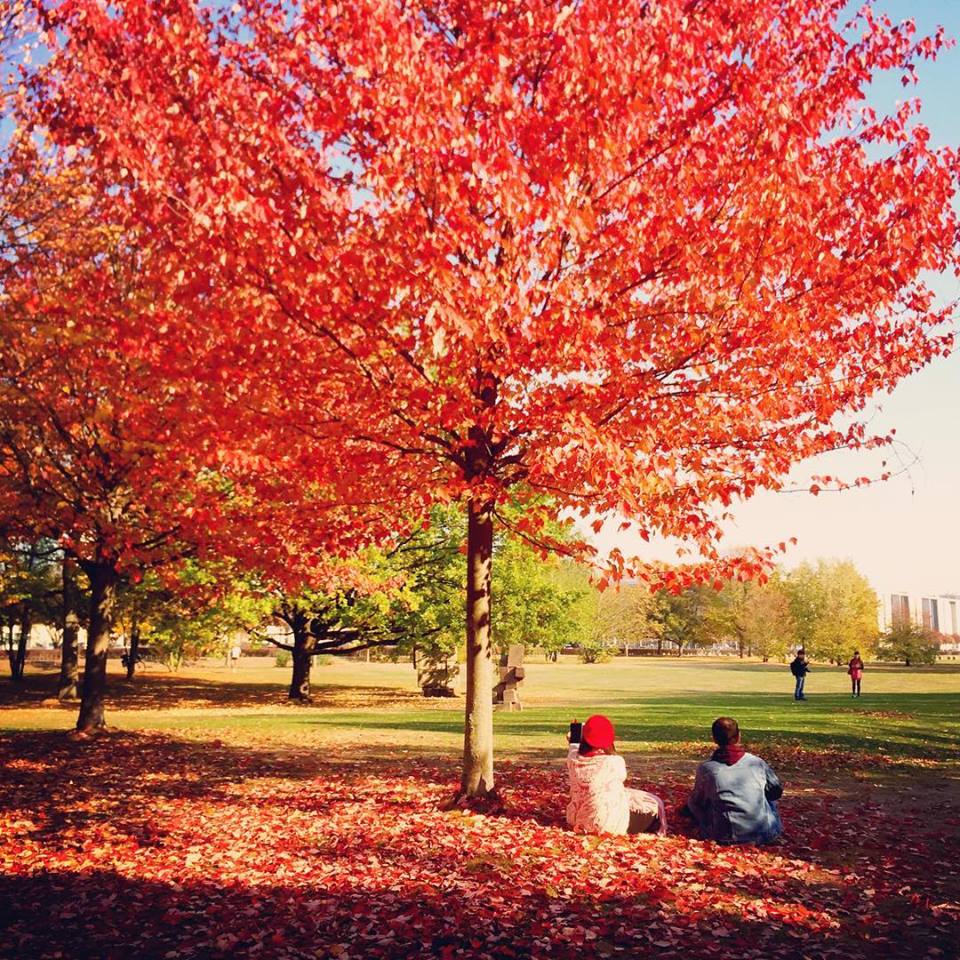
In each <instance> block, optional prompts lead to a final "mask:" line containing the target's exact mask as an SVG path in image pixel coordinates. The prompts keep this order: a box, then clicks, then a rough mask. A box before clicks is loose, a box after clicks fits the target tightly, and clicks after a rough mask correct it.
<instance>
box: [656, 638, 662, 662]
mask: <svg viewBox="0 0 960 960" xmlns="http://www.w3.org/2000/svg"><path fill="white" fill-rule="evenodd" d="M657 656H658V657H662V656H663V637H657Z"/></svg>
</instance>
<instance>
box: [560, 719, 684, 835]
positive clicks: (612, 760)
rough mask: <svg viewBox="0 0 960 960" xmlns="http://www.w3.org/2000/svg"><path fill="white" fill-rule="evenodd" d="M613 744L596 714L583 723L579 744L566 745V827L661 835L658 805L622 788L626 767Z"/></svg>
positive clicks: (663, 824) (607, 725)
mask: <svg viewBox="0 0 960 960" xmlns="http://www.w3.org/2000/svg"><path fill="white" fill-rule="evenodd" d="M613 741H614V729H613V724H612V723H611V722H610V719H609V718H608V717H605V716H603V715H602V714H596V715H595V716H592V717H590V719H589V720H587V722H586V723H584V724H583V727H582V729H581V734H580V742H579V743H571V744H570V749H569V752H568V753H567V777H568V779H569V781H570V802H569V803H568V804H567V822H568V823H569V824H570V826H571V827H573V829H574V830H577V831H579V832H581V833H616V834H625V833H658V834H661V835H663V834H665V833H666V832H667V816H666V812H665V811H664V808H663V801H662V800H661V799H660V798H659V797H657V796H655V795H654V794H652V793H647V792H646V791H645V790H631V789H628V788H627V787H625V786H624V781H625V780H626V779H627V765H626V764H625V763H624V762H623V757H621V756H619V755H618V754H617V751H616V748H615V747H614V744H613Z"/></svg>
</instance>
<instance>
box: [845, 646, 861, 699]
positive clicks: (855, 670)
mask: <svg viewBox="0 0 960 960" xmlns="http://www.w3.org/2000/svg"><path fill="white" fill-rule="evenodd" d="M847 673H849V674H850V688H851V689H850V696H851V697H859V696H860V678H861V677H862V676H863V660H861V659H860V651H859V650H854V652H853V657H852V658H851V659H850V664H849V666H848V667H847Z"/></svg>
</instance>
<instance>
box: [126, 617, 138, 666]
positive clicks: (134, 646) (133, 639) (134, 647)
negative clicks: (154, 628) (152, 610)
mask: <svg viewBox="0 0 960 960" xmlns="http://www.w3.org/2000/svg"><path fill="white" fill-rule="evenodd" d="M139 656H140V620H139V618H138V617H137V611H136V610H134V611H133V615H132V619H131V623H130V651H129V653H128V654H127V680H133V675H134V673H136V671H137V657H139Z"/></svg>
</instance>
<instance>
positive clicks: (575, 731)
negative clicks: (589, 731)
mask: <svg viewBox="0 0 960 960" xmlns="http://www.w3.org/2000/svg"><path fill="white" fill-rule="evenodd" d="M582 731H583V724H582V723H577V721H576V720H573V721H572V722H571V723H570V732H569V733H568V734H567V740H568V741H569V742H570V743H579V742H580V734H581V732H582Z"/></svg>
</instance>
